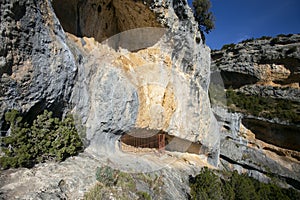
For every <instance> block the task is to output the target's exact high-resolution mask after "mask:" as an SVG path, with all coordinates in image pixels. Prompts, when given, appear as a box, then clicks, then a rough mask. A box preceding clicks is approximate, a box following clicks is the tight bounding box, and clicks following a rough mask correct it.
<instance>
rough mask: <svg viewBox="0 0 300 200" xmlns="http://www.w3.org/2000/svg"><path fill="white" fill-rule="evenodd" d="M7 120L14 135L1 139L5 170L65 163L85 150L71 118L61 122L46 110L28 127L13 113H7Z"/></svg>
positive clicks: (15, 112)
mask: <svg viewBox="0 0 300 200" xmlns="http://www.w3.org/2000/svg"><path fill="white" fill-rule="evenodd" d="M5 120H6V121H7V122H8V123H9V124H10V130H11V134H10V135H9V136H7V137H4V138H2V143H1V148H2V151H3V152H4V154H5V155H4V156H3V157H1V158H0V165H1V167H2V168H4V169H7V168H10V167H14V168H15V167H32V166H33V165H34V164H36V163H39V162H44V161H46V160H56V161H63V160H65V159H66V158H68V157H70V156H74V155H76V154H78V152H80V151H81V150H82V149H83V145H82V141H81V139H80V137H79V136H78V133H77V130H76V128H75V124H74V120H73V117H72V116H71V115H68V116H67V117H65V118H64V119H63V120H60V119H58V118H53V117H52V112H48V111H46V110H45V111H44V113H43V114H41V115H39V116H37V118H36V119H35V120H34V121H33V124H32V125H31V126H29V125H28V124H27V123H26V122H25V123H22V117H20V116H19V113H18V112H17V111H15V110H12V111H10V112H7V113H6V114H5Z"/></svg>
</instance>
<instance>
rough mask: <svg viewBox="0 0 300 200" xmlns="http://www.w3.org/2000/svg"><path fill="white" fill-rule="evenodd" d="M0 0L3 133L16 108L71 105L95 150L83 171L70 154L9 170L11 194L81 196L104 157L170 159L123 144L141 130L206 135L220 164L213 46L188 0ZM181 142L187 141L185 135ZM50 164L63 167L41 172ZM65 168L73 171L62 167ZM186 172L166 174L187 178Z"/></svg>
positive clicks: (204, 146) (129, 165) (5, 186)
mask: <svg viewBox="0 0 300 200" xmlns="http://www.w3.org/2000/svg"><path fill="white" fill-rule="evenodd" d="M0 6H1V7H0V11H1V12H0V13H1V28H0V32H1V36H0V41H1V47H0V48H1V49H0V64H1V65H0V73H1V74H0V75H1V108H0V119H1V124H0V125H1V127H0V128H1V131H2V132H1V133H2V136H5V134H6V131H7V130H8V129H9V127H8V126H7V124H5V123H4V113H5V112H6V111H8V110H10V109H17V110H19V111H21V113H22V115H23V116H24V120H27V121H30V120H32V119H33V118H34V117H35V116H36V115H37V114H39V113H40V112H42V111H43V110H44V109H48V110H51V111H53V112H54V114H55V115H57V116H61V115H63V114H64V113H65V112H67V111H72V113H73V114H74V116H75V117H76V119H77V120H78V125H79V126H81V127H83V130H85V131H86V132H85V133H86V139H87V140H88V142H89V143H88V145H87V149H86V152H85V154H87V155H88V156H87V157H85V158H84V159H82V157H80V158H79V160H85V161H84V162H86V158H87V159H91V158H93V159H96V160H97V161H95V162H94V161H92V160H93V159H92V160H91V162H92V163H94V164H93V165H91V166H85V167H84V168H88V169H86V170H82V171H80V172H74V169H77V168H78V166H77V165H79V163H78V164H77V163H75V161H74V162H72V160H71V159H70V160H69V162H70V163H69V164H68V162H66V164H65V165H64V164H63V165H60V164H57V167H56V165H55V164H54V166H53V167H50V168H49V167H48V165H47V164H44V165H42V166H41V167H38V168H35V169H33V170H30V171H29V172H27V171H26V170H25V171H24V170H21V171H19V172H17V174H19V175H18V176H17V177H20V176H21V177H23V178H20V179H19V181H17V182H14V181H16V179H14V178H13V177H14V176H13V174H10V173H8V174H9V175H5V176H4V178H3V176H2V180H3V179H6V180H5V181H3V182H2V183H1V192H2V193H4V194H5V195H6V196H5V197H7V198H10V197H11V198H12V197H13V196H18V197H21V198H22V197H24V198H37V197H40V195H42V194H43V195H46V196H45V197H47V198H48V197H49V198H65V197H69V198H77V197H76V195H78V196H80V195H82V191H85V189H86V188H87V187H89V186H90V185H91V184H92V183H94V182H95V180H94V179H93V178H91V179H87V180H83V179H84V178H82V177H84V176H91V174H90V173H91V171H92V172H93V171H94V170H95V165H96V164H97V163H98V162H99V164H100V163H102V164H105V163H106V164H110V165H112V166H114V167H116V168H118V169H122V170H127V171H134V172H136V171H142V172H145V171H154V170H158V169H161V168H163V167H166V166H171V164H170V162H171V161H172V162H174V159H170V156H169V155H167V154H166V155H164V156H163V157H159V158H156V159H153V157H151V156H150V158H148V157H147V156H146V157H144V156H143V157H140V156H133V155H130V154H126V153H124V152H122V151H121V149H120V148H119V145H118V144H119V141H118V140H119V138H120V137H121V135H124V134H131V132H134V131H136V130H140V131H142V132H150V133H152V132H155V133H158V132H163V133H165V134H167V135H169V136H172V137H174V138H179V139H181V140H182V141H185V143H187V144H188V145H190V144H191V143H195V144H197V145H200V146H201V150H200V151H199V152H198V154H199V153H201V154H203V155H202V157H201V159H203V160H208V162H210V163H211V164H213V165H217V164H218V159H219V145H220V144H219V129H218V126H217V123H216V120H215V118H214V115H213V114H212V111H211V109H210V101H209V98H208V85H209V81H210V68H209V67H210V49H209V48H208V47H207V46H206V45H204V44H203V42H202V40H201V36H200V33H199V31H198V26H197V23H196V22H195V21H194V19H193V13H192V11H191V9H190V8H189V7H188V5H187V2H186V1H185V0H183V1H181V0H173V1H172V0H171V1H132V0H113V1H106V0H73V1H58V0H57V1H56V0H53V1H50V0H47V1H41V0H37V1H33V0H20V1H7V0H5V1H2V2H1V4H0ZM124 31H126V32H124ZM174 146H177V147H178V149H179V148H180V149H182V148H183V150H184V149H185V147H184V145H183V143H178V144H177V143H176V145H174ZM186 148H188V146H187V147H186ZM175 150H176V149H175ZM198 158H200V155H198ZM80 162H81V161H80ZM74 165H76V166H77V167H75V166H74ZM190 165H193V164H190ZM51 166H52V165H51ZM183 166H185V167H183V169H185V170H192V171H194V170H197V169H199V167H200V165H199V166H196V165H194V167H193V169H192V168H190V167H189V166H186V164H184V165H183ZM43 170H45V171H49V170H50V171H55V173H58V175H55V173H53V174H51V172H50V173H47V175H48V176H49V177H48V180H47V181H44V182H40V181H39V179H43V178H42V177H44V176H43ZM66 171H67V172H68V173H67V174H71V177H66V176H65V175H62V173H65V172H66ZM175 171H176V170H175ZM73 172H74V173H73ZM179 172H180V171H177V174H176V173H175V174H174V177H173V178H172V176H170V174H169V175H168V176H166V178H167V179H168V180H169V179H170V180H176V184H178V185H179V186H180V187H183V188H186V185H183V182H181V183H180V181H179V179H180V178H178V177H181V175H180V173H179ZM23 173H25V174H23ZM78 173H79V174H80V175H79V174H78ZM26 174H27V175H26ZM34 174H40V175H41V176H39V175H37V176H38V177H40V178H38V179H35V178H33V176H34ZM76 174H77V175H78V177H81V179H80V180H81V181H79V182H78V177H76ZM184 174H186V173H184ZM60 176H61V177H64V180H63V182H64V184H65V186H66V187H65V189H64V190H63V189H61V186H60V183H61V179H60ZM92 176H93V175H92ZM175 176H176V178H175ZM24 177H26V178H24ZM186 179H187V177H186V178H185V180H186ZM76 180H77V182H76ZM180 180H181V179H180ZM74 182H76V184H74ZM28 183H30V184H28ZM76 187H80V188H79V189H78V188H76ZM170 187H171V188H173V190H170V188H169V189H168V188H166V191H169V192H168V193H167V194H166V197H168V198H172V199H178V198H179V199H182V198H187V196H186V195H187V192H184V191H186V189H184V190H181V189H180V188H175V187H173V186H170ZM14 188H15V189H16V188H23V189H20V190H19V189H17V190H14ZM82 188H84V189H82ZM74 191H77V192H75V193H74ZM47 195H49V196H47ZM41 198H42V197H41Z"/></svg>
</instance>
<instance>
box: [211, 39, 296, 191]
mask: <svg viewBox="0 0 300 200" xmlns="http://www.w3.org/2000/svg"><path fill="white" fill-rule="evenodd" d="M212 69H213V70H212V77H214V76H215V75H216V74H218V73H220V74H221V76H222V77H223V80H224V85H225V88H227V89H228V88H229V87H231V88H233V90H234V91H235V92H237V94H239V95H240V96H242V95H244V97H243V98H244V99H246V98H248V97H249V98H252V97H255V98H257V99H259V101H256V102H250V104H253V105H255V106H254V107H252V109H251V108H249V106H248V107H247V106H245V107H244V109H240V107H236V108H237V109H236V110H235V112H234V113H227V112H225V111H224V110H223V109H220V108H219V109H216V114H217V115H218V118H219V119H220V121H222V126H223V127H224V128H223V132H222V133H223V134H221V135H222V136H221V138H222V139H221V150H220V154H221V158H222V159H221V161H220V162H221V163H222V164H224V166H227V167H228V166H229V167H232V168H233V169H238V170H241V171H242V170H244V171H248V173H249V174H252V175H253V176H255V177H257V178H259V179H261V180H266V179H267V178H266V177H264V176H265V175H264V174H268V173H270V172H271V173H273V174H277V175H278V176H280V177H281V178H282V179H283V180H285V181H286V182H287V183H288V184H289V185H291V186H293V187H295V188H297V189H299V181H300V176H299V175H300V171H299V169H300V159H299V158H300V153H299V150H300V142H299V141H300V140H299V130H300V126H299V120H300V118H299V109H300V107H299V101H300V89H299V80H300V76H299V72H300V71H299V69H300V35H299V34H291V35H279V36H277V37H274V38H271V37H262V38H260V39H255V40H247V41H244V42H241V43H239V44H236V45H233V44H232V45H227V46H224V47H223V48H222V49H221V50H218V51H214V52H212ZM214 84H216V83H214V81H212V85H214ZM253 99H254V98H253ZM231 100H232V99H231ZM253 101H254V100H253ZM264 101H265V103H264ZM244 102H246V100H245V101H244ZM232 108H233V107H231V109H232ZM234 109H235V108H233V110H234ZM265 113H271V114H272V115H269V116H268V115H265ZM282 113H284V114H282ZM270 116H271V117H270Z"/></svg>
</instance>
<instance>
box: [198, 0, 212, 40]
mask: <svg viewBox="0 0 300 200" xmlns="http://www.w3.org/2000/svg"><path fill="white" fill-rule="evenodd" d="M193 8H194V17H195V19H196V21H197V22H198V25H199V30H200V32H201V36H202V39H203V40H204V41H205V36H204V33H203V32H205V33H206V34H208V33H209V32H210V31H211V30H212V29H214V28H215V17H214V16H213V14H212V12H210V11H209V9H210V8H211V3H210V1H209V0H193Z"/></svg>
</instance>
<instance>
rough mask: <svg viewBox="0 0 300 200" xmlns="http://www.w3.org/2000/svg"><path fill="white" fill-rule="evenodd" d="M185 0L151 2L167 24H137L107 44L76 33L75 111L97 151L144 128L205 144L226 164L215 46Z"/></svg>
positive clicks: (72, 41)
mask: <svg viewBox="0 0 300 200" xmlns="http://www.w3.org/2000/svg"><path fill="white" fill-rule="evenodd" d="M177 3H178V2H177ZM177 3H176V2H173V3H172V4H167V5H165V4H164V5H162V4H163V3H156V4H154V3H152V4H146V5H147V6H148V7H151V9H152V10H149V12H152V13H154V14H155V15H158V14H157V13H159V12H160V16H163V17H160V18H159V19H157V21H155V23H161V24H162V25H164V26H165V28H158V27H152V28H138V29H132V30H130V31H127V32H122V33H120V34H118V35H115V36H112V37H110V38H109V39H107V40H104V41H102V43H98V42H97V41H96V39H95V40H94V39H89V38H83V39H78V38H77V37H76V36H74V35H71V34H70V35H69V43H70V45H71V46H73V47H74V49H76V50H74V51H76V52H77V54H78V55H81V57H83V63H82V65H80V66H79V68H78V69H79V71H78V77H77V80H76V84H75V87H74V90H73V94H72V99H71V100H72V105H74V109H73V112H74V113H76V114H77V115H78V116H79V118H80V119H82V123H83V124H84V125H85V126H86V128H87V129H86V130H87V138H88V139H89V140H90V142H91V143H90V148H89V149H91V150H92V151H94V152H99V151H101V150H103V149H106V151H113V149H114V148H115V144H114V142H115V141H116V140H117V139H118V138H119V137H120V135H122V134H125V133H127V134H130V130H131V129H137V128H138V129H141V128H142V129H146V130H147V129H148V130H151V131H153V130H157V132H158V131H163V132H165V133H167V134H169V135H172V136H176V137H179V138H182V139H185V140H187V141H190V142H196V143H199V144H201V145H203V146H205V147H207V149H209V150H208V151H207V155H209V160H210V161H211V162H212V163H214V164H217V163H218V152H219V133H218V130H219V129H218V126H217V124H216V122H215V119H214V116H213V115H212V112H211V110H210V102H209V98H208V92H207V90H208V84H209V72H210V70H209V66H210V50H209V48H208V47H206V46H205V45H203V44H202V42H201V41H200V42H199V40H198V39H199V38H201V37H200V34H199V32H198V31H197V25H196V23H195V22H194V21H193V20H192V19H193V17H192V12H191V10H190V9H189V8H188V7H187V4H182V7H178V6H177ZM116 7H117V6H116ZM175 8H176V9H175ZM183 11H185V12H186V15H187V16H186V17H185V18H182V16H181V13H182V12H183ZM125 15H126V14H125ZM178 15H179V17H178ZM138 17H139V15H137V16H136V18H138ZM137 21H139V20H137ZM162 25H161V26H162ZM187 30H189V31H187ZM197 38H198V39H197ZM128 41H129V42H128ZM197 41H198V43H197ZM74 54H76V53H74Z"/></svg>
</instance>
